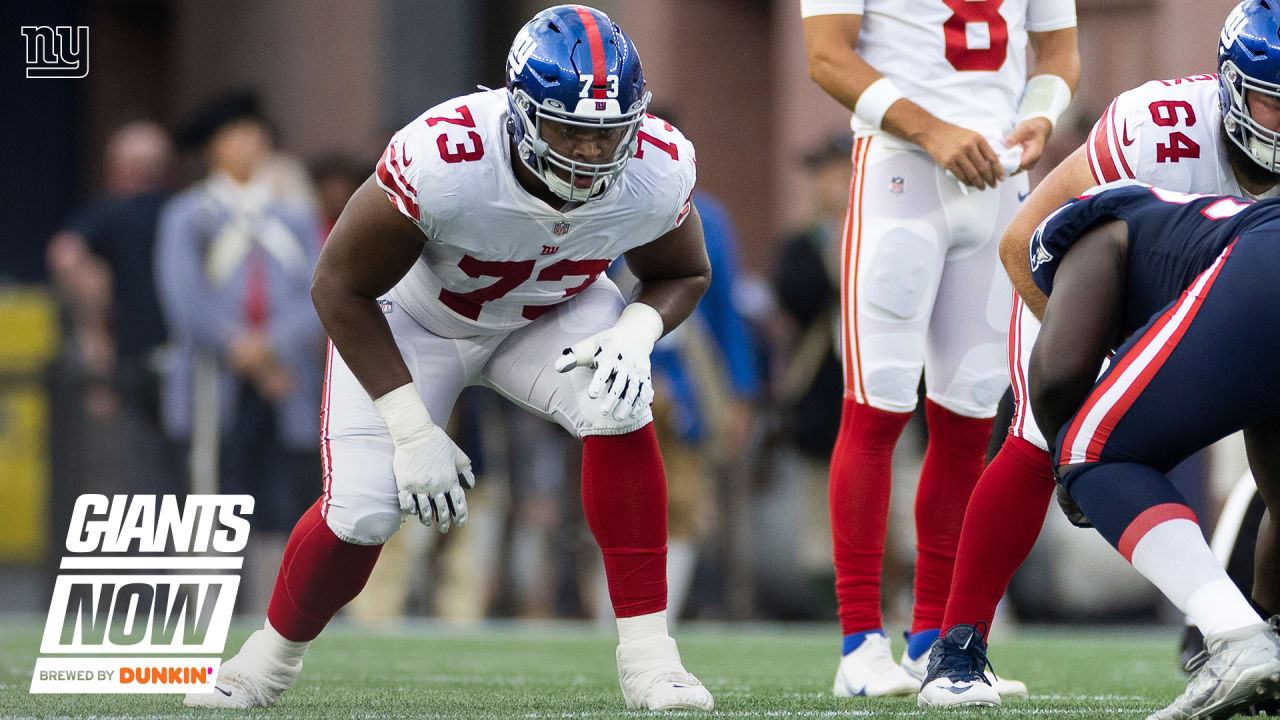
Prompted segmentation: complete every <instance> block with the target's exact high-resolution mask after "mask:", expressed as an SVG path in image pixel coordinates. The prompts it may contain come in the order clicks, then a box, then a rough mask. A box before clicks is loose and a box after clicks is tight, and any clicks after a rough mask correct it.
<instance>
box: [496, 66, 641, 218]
mask: <svg viewBox="0 0 1280 720" xmlns="http://www.w3.org/2000/svg"><path fill="white" fill-rule="evenodd" d="M650 97H651V95H650V93H648V92H646V93H645V94H644V97H642V98H641V99H640V100H639V101H637V102H635V103H634V104H633V105H632V106H631V107H630V108H628V109H627V110H626V112H620V108H619V107H618V101H617V100H614V99H607V100H597V99H592V98H584V99H583V100H581V101H580V102H579V103H578V107H577V108H575V112H570V111H568V110H567V109H565V108H563V107H559V106H560V105H561V103H560V102H559V101H558V100H556V99H554V98H548V99H547V100H546V102H545V103H542V104H539V103H537V102H535V101H534V99H533V98H532V97H530V95H529V94H528V93H527V92H526V91H525V90H524V89H523V88H519V87H517V88H515V89H513V90H512V91H511V96H510V98H511V99H510V102H511V114H512V120H513V122H512V127H511V130H512V134H513V135H514V136H515V139H516V149H517V153H518V154H519V156H520V160H521V162H523V163H524V164H525V166H526V167H528V168H529V169H530V170H532V171H533V172H534V174H536V175H537V176H538V177H539V178H541V179H542V181H543V182H545V183H546V184H547V187H548V188H550V190H551V191H552V192H553V193H555V194H556V195H557V196H559V197H560V198H563V199H564V200H568V201H570V202H587V201H588V200H594V199H596V198H598V197H600V196H602V195H604V193H605V191H606V190H608V189H609V187H610V186H611V185H612V184H613V181H614V180H615V179H616V178H617V177H618V175H619V174H621V173H622V170H623V168H624V167H625V166H626V164H627V161H628V160H630V159H631V156H632V155H633V154H635V150H636V140H637V135H636V133H637V132H638V131H639V128H640V123H641V121H642V120H643V119H644V113H645V109H646V108H647V107H648V105H649V98H650ZM544 130H545V131H546V132H545V134H544ZM593 131H594V132H598V133H601V135H602V136H603V138H602V140H603V141H604V142H609V143H612V148H611V150H610V151H609V153H608V156H607V158H606V159H605V160H604V161H602V162H584V161H582V160H574V159H573V158H571V157H569V156H567V155H565V154H563V153H561V152H558V151H557V150H555V149H554V148H552V146H551V143H548V142H547V140H546V137H547V135H549V134H553V133H557V134H560V135H562V136H563V135H566V134H568V135H572V134H573V133H575V132H593ZM615 135H616V137H614V136H615Z"/></svg>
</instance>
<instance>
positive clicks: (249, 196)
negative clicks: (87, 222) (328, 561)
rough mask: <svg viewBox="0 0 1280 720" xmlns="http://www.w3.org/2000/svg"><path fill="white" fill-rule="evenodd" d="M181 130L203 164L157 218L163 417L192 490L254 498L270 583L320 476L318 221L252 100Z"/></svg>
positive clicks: (229, 103) (204, 113) (224, 104)
mask: <svg viewBox="0 0 1280 720" xmlns="http://www.w3.org/2000/svg"><path fill="white" fill-rule="evenodd" d="M182 139H183V140H184V142H185V144H186V145H187V146H188V147H193V148H200V149H201V150H202V151H203V154H204V160H205V161H206V163H207V164H208V170H209V172H208V175H207V176H206V177H205V178H204V179H203V180H201V181H200V182H198V183H196V184H195V185H194V186H192V187H191V188H189V189H187V190H186V191H184V192H182V193H180V194H179V195H178V196H176V197H175V198H174V199H173V200H172V201H171V202H170V203H169V204H168V205H167V206H166V207H165V210H164V213H163V215H162V217H161V222H160V233H159V237H158V241H157V242H158V245H157V249H156V269H157V274H158V275H157V282H158V283H159V287H160V293H161V301H162V303H163V305H164V310H165V316H166V318H167V319H168V322H169V327H170V331H171V335H172V342H173V345H174V357H173V358H172V359H171V364H170V367H169V368H168V375H167V377H166V387H165V394H164V398H163V400H164V423H165V428H166V430H167V432H168V433H169V435H170V436H171V437H172V438H174V439H176V440H178V441H179V442H184V443H190V451H191V454H192V457H193V460H192V465H191V467H192V472H193V487H195V488H197V489H199V490H201V491H204V492H211V491H214V488H212V487H206V486H207V485H209V484H213V483H214V482H217V491H218V492H225V493H249V494H251V495H253V496H254V497H255V498H256V506H255V510H254V521H253V527H254V533H255V535H256V536H257V540H258V543H257V546H258V547H259V548H260V549H262V550H263V556H262V557H261V558H260V559H259V563H256V564H261V565H263V566H264V567H265V568H266V570H265V573H266V574H267V577H266V578H265V580H266V582H267V583H268V584H269V583H270V581H271V578H270V574H271V573H273V571H274V568H275V566H276V564H277V563H278V559H279V555H278V552H277V551H276V550H275V549H274V548H273V546H276V545H278V547H280V548H282V547H283V545H282V543H283V537H284V533H286V532H287V531H288V529H289V526H290V524H291V522H292V520H293V518H295V517H297V516H298V515H300V514H301V513H302V512H303V511H304V510H305V509H306V506H307V505H308V504H309V503H310V502H311V501H312V500H314V498H315V496H316V492H317V490H319V483H318V480H319V478H320V477H321V473H320V462H319V452H318V443H317V440H316V438H317V437H318V436H319V431H320V428H319V421H318V418H319V409H320V408H319V399H320V389H321V388H320V386H321V373H322V361H323V352H322V342H323V339H324V331H323V329H322V328H321V326H320V322H319V320H318V319H317V318H316V314H315V311H314V310H313V309H312V305H311V298H310V284H311V274H312V271H313V269H314V267H315V263H316V258H317V256H318V254H319V234H318V231H317V227H316V222H315V218H314V217H313V216H310V215H307V214H304V213H301V212H299V208H300V207H301V206H303V205H304V203H303V202H301V201H300V200H299V198H300V197H303V196H304V193H303V192H302V191H301V190H300V189H299V188H300V187H305V185H301V186H300V185H298V184H297V183H294V184H291V185H288V186H282V185H281V184H279V179H280V177H281V175H279V174H277V173H275V172H272V171H267V172H264V169H265V168H267V164H268V162H270V161H271V159H272V158H273V157H275V156H273V154H272V138H271V133H270V130H269V125H268V123H267V122H266V120H265V118H264V116H263V114H262V110H261V108H260V107H259V104H258V101H257V99H256V97H254V96H253V95H251V94H247V93H239V94H235V95H229V96H226V97H223V98H220V99H217V100H214V101H212V102H210V103H209V104H208V105H206V106H204V107H203V108H201V109H200V110H199V111H198V112H197V113H196V114H195V115H194V116H193V117H192V118H191V120H190V121H189V122H188V123H187V125H186V127H185V128H184V131H183V133H182ZM273 167H280V164H279V163H277V164H275V165H274V166H273ZM282 187H288V188H289V190H287V191H286V192H287V194H285V195H284V196H282V190H281V188H282ZM214 458H216V462H215V461H214ZM214 467H217V468H218V471H217V472H213V471H212V469H213V468H214ZM215 477H216V478H218V480H217V481H215V480H213V478H215ZM264 535H265V536H266V537H264ZM272 535H276V537H274V538H273V537H270V536H272ZM252 544H253V543H252V541H251V545H252ZM268 548H273V549H268ZM250 552H251V557H250V560H251V561H252V560H253V559H254V558H253V557H252V550H251V551H250ZM271 555H275V559H274V560H272V559H271V558H270V556H271ZM253 580H254V578H253V571H252V570H250V571H249V578H247V582H249V583H252V582H253ZM244 595H245V596H247V597H259V596H261V597H265V595H266V593H265V592H252V591H251V592H249V593H244Z"/></svg>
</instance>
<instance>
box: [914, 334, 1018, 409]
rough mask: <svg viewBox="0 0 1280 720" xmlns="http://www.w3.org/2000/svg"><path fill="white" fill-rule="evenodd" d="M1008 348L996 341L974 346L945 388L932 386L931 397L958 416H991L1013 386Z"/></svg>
mask: <svg viewBox="0 0 1280 720" xmlns="http://www.w3.org/2000/svg"><path fill="white" fill-rule="evenodd" d="M1003 355H1004V347H1003V346H1000V345H996V344H994V343H993V344H988V345H981V346H978V347H975V348H973V349H972V350H970V351H969V352H968V353H966V354H965V356H964V357H963V358H962V359H961V360H960V364H959V366H958V367H957V368H956V371H955V374H954V376H953V377H952V379H951V382H950V383H948V384H947V385H946V386H945V387H943V388H937V389H935V388H930V389H929V399H930V400H933V401H934V402H935V403H937V404H939V405H941V406H942V407H944V408H946V409H948V410H950V411H951V412H953V413H956V414H957V415H964V416H966V417H979V418H985V417H991V416H992V415H995V412H996V406H997V405H999V404H1000V397H1001V396H1002V395H1004V391H1005V390H1007V389H1008V388H1009V371H1008V368H1007V367H1005V366H1006V364H1007V360H1006V358H1004V357H1003Z"/></svg>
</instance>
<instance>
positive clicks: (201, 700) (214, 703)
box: [183, 630, 302, 708]
mask: <svg viewBox="0 0 1280 720" xmlns="http://www.w3.org/2000/svg"><path fill="white" fill-rule="evenodd" d="M301 672H302V661H301V660H299V661H298V664H297V665H289V664H287V663H284V662H281V661H280V660H278V659H276V658H275V657H274V656H273V654H272V653H271V651H270V641H269V639H268V638H267V635H266V631H265V630H258V631H257V632H255V633H254V634H252V635H250V636H249V639H248V640H246V641H245V642H244V646H243V647H241V648H240V652H238V653H236V654H235V657H233V658H231V659H230V660H228V661H226V662H224V663H222V666H221V667H219V668H218V678H217V679H216V680H215V681H214V684H213V687H214V691H213V692H211V693H187V696H186V698H185V699H184V700H183V704H184V705H186V706H187V707H206V708H268V707H271V706H272V705H275V704H276V701H277V700H279V699H280V696H281V695H282V694H284V691H285V690H288V689H289V688H291V687H293V684H294V683H295V682H297V680H298V675H299V674H300V673H301Z"/></svg>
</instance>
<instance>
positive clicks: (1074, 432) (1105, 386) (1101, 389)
mask: <svg viewBox="0 0 1280 720" xmlns="http://www.w3.org/2000/svg"><path fill="white" fill-rule="evenodd" d="M1234 247H1235V240H1232V241H1231V244H1229V245H1227V247H1226V249H1225V250H1223V251H1222V254H1220V255H1219V256H1218V258H1217V259H1216V260H1214V262H1213V264H1212V265H1210V266H1209V267H1208V268H1207V269H1206V270H1205V271H1204V272H1202V273H1200V275H1199V276H1198V277H1196V280H1195V282H1193V283H1192V284H1191V286H1190V287H1189V288H1188V289H1187V290H1184V291H1183V293H1182V296H1181V297H1180V298H1179V299H1178V302H1176V303H1174V304H1173V305H1172V306H1170V307H1169V309H1168V310H1166V311H1165V312H1164V313H1163V314H1162V315H1161V316H1160V319H1159V320H1158V321H1157V322H1156V323H1155V324H1154V325H1152V326H1151V328H1150V329H1149V330H1147V332H1146V333H1145V334H1144V335H1143V336H1142V337H1141V338H1140V339H1139V340H1138V341H1137V342H1136V343H1135V344H1134V346H1133V347H1132V348H1130V349H1129V351H1128V352H1126V353H1125V354H1124V357H1122V358H1121V359H1120V361H1119V364H1118V365H1117V366H1116V367H1115V368H1114V369H1113V370H1111V371H1110V372H1109V374H1108V375H1107V377H1106V378H1105V379H1104V380H1103V381H1102V382H1101V383H1099V384H1098V385H1097V386H1095V387H1094V389H1093V391H1092V392H1090V393H1089V397H1088V398H1086V400H1085V403H1084V406H1083V407H1081V408H1080V410H1078V411H1077V412H1076V414H1075V418H1074V419H1073V420H1072V421H1071V425H1070V426H1069V428H1068V430H1067V434H1066V436H1065V438H1064V439H1063V442H1062V449H1061V451H1060V453H1059V462H1060V463H1062V464H1074V463H1080V462H1095V461H1097V460H1099V459H1100V458H1101V455H1102V448H1103V446H1104V445H1105V444H1106V442H1107V439H1108V438H1109V437H1111V431H1112V430H1114V429H1115V426H1116V424H1118V423H1119V422H1120V418H1121V417H1123V416H1124V413H1126V412H1127V411H1128V410H1129V408H1130V407H1132V406H1133V403H1134V401H1135V400H1137V398H1138V396H1139V395H1141V394H1142V391H1143V390H1144V389H1146V387H1147V384H1148V383H1150V382H1151V378H1152V377H1154V376H1155V374H1156V372H1158V371H1159V370H1160V367H1161V366H1162V365H1164V362H1165V360H1166V359H1167V358H1168V357H1169V354H1170V353H1172V352H1173V349H1174V348H1175V347H1177V344H1178V342H1179V341H1180V340H1181V339H1182V336H1183V335H1185V334H1186V332H1187V328H1188V327H1190V325H1191V323H1192V321H1194V320H1195V318H1196V314H1197V313H1198V312H1200V306H1201V305H1202V304H1203V303H1204V299H1205V297H1206V296H1207V295H1208V293H1209V289H1210V288H1212V287H1213V283H1214V281H1215V280H1217V278H1218V273H1219V272H1221V271H1222V266H1223V264H1224V263H1225V262H1226V259H1227V258H1228V257H1229V256H1230V255H1231V249H1232V248H1234ZM1206 276H1207V277H1206ZM1197 286H1198V287H1199V289H1198V290H1197V291H1196V292H1197V294H1195V295H1192V294H1191V292H1192V290H1194V289H1196V288H1197ZM1188 301H1190V306H1189V307H1188V309H1187V312H1186V314H1185V315H1184V316H1183V317H1182V318H1181V319H1180V320H1176V319H1175V318H1176V316H1177V314H1178V312H1179V311H1180V310H1181V309H1182V308H1183V307H1185V306H1187V305H1188ZM1171 322H1177V323H1178V325H1177V327H1176V329H1175V331H1174V333H1173V335H1171V336H1170V337H1169V338H1168V339H1166V340H1165V342H1164V344H1163V346H1162V347H1161V349H1160V351H1159V352H1158V353H1157V354H1156V356H1155V357H1153V358H1152V359H1151V360H1149V361H1148V362H1147V365H1146V367H1144V368H1143V369H1142V371H1141V372H1140V373H1139V374H1138V377H1137V378H1135V379H1134V380H1133V381H1132V382H1131V383H1130V384H1129V387H1127V388H1125V389H1124V391H1123V392H1122V394H1121V396H1120V398H1119V399H1117V400H1116V401H1115V402H1114V404H1113V405H1112V406H1111V407H1110V408H1108V409H1107V411H1106V412H1105V414H1104V415H1103V417H1102V419H1101V420H1099V422H1098V425H1097V427H1096V428H1094V429H1093V431H1092V435H1091V436H1090V437H1089V444H1088V445H1087V446H1086V448H1085V456H1084V458H1077V457H1076V453H1075V445H1076V442H1077V441H1078V439H1079V435H1080V433H1081V432H1083V430H1084V424H1085V422H1086V421H1087V420H1088V418H1089V415H1090V413H1092V412H1093V410H1094V408H1095V407H1096V406H1097V405H1098V404H1099V403H1100V402H1102V400H1103V397H1104V396H1105V395H1106V394H1107V392H1109V391H1110V390H1111V388H1112V387H1113V386H1115V385H1117V384H1118V383H1119V382H1120V381H1121V379H1122V377H1123V376H1124V374H1125V372H1126V371H1128V369H1129V368H1130V367H1131V366H1132V365H1133V364H1134V363H1135V362H1137V361H1138V358H1140V357H1141V355H1142V353H1143V352H1145V351H1146V349H1147V347H1148V346H1149V345H1151V343H1152V342H1154V341H1155V339H1156V338H1157V337H1159V336H1160V334H1161V333H1163V332H1164V330H1165V328H1166V327H1167V326H1168V325H1169V324H1170V323H1171Z"/></svg>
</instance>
